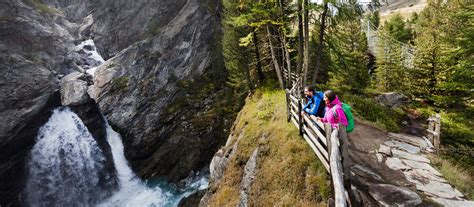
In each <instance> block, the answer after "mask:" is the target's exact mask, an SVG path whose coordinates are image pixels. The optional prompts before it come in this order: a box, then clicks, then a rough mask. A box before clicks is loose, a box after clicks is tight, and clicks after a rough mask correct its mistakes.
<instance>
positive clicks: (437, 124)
mask: <svg viewBox="0 0 474 207" xmlns="http://www.w3.org/2000/svg"><path fill="white" fill-rule="evenodd" d="M428 139H429V141H430V142H431V143H432V144H433V146H434V148H435V150H436V152H439V149H440V147H441V146H440V145H441V115H439V114H435V115H432V116H430V118H429V119H428Z"/></svg>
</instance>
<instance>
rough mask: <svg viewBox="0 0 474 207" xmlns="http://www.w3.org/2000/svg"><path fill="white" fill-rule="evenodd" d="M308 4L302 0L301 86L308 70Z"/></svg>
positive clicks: (304, 83) (304, 81) (305, 0)
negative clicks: (302, 55)
mask: <svg viewBox="0 0 474 207" xmlns="http://www.w3.org/2000/svg"><path fill="white" fill-rule="evenodd" d="M308 13H309V4H308V0H304V63H303V86H305V85H306V80H308V78H307V77H308V68H309V15H308Z"/></svg>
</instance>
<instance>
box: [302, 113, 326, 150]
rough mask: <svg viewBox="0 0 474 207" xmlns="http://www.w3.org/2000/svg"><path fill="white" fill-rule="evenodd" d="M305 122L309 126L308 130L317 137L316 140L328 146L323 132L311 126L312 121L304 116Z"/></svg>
mask: <svg viewBox="0 0 474 207" xmlns="http://www.w3.org/2000/svg"><path fill="white" fill-rule="evenodd" d="M304 118H305V120H306V122H307V123H308V125H309V126H310V128H311V129H312V130H313V131H314V132H315V133H316V135H318V138H319V139H320V140H321V142H322V143H323V144H324V145H325V146H328V143H327V140H326V136H324V135H323V133H324V132H321V131H319V129H318V127H316V126H315V125H314V124H312V120H311V119H310V118H308V116H304Z"/></svg>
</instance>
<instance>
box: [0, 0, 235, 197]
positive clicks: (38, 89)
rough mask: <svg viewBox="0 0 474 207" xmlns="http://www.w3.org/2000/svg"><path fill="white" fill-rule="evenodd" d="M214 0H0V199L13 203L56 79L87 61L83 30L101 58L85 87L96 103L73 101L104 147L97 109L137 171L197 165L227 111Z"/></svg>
mask: <svg viewBox="0 0 474 207" xmlns="http://www.w3.org/2000/svg"><path fill="white" fill-rule="evenodd" d="M217 2H218V1H217V0H202V1H198V0H177V1H171V0H163V1H152V2H150V1H145V0H139V1H108V0H107V1H93V0H75V1H72V0H3V1H0V67H1V69H0V77H1V79H0V86H1V87H0V91H1V93H0V94H1V95H0V96H1V97H0V100H1V102H0V169H1V170H0V205H2V206H9V205H19V204H20V203H21V196H20V197H19V195H20V192H21V191H22V188H23V182H24V170H25V169H24V168H25V166H24V165H25V159H26V157H27V155H28V152H29V150H30V149H31V147H32V146H33V144H34V138H35V136H36V134H37V130H38V128H39V127H40V126H41V125H43V124H44V123H45V122H46V121H47V120H48V117H49V116H50V115H51V110H52V109H53V108H55V107H58V106H60V103H61V100H60V97H59V92H58V91H59V89H60V87H61V84H60V83H61V79H62V78H63V77H64V76H66V75H68V74H71V73H73V72H76V73H85V70H84V69H86V68H85V67H88V66H90V65H91V64H92V63H90V62H88V61H87V60H85V59H84V58H83V57H84V50H78V49H77V48H76V45H78V44H79V43H80V42H82V41H84V40H86V39H90V38H91V39H93V40H94V41H95V43H96V46H97V48H98V51H99V53H100V54H101V55H102V56H103V57H104V58H105V59H106V60H107V62H106V63H105V64H104V65H103V66H102V67H101V68H100V69H99V70H98V72H97V73H96V76H95V78H94V82H93V84H94V86H93V87H91V88H90V89H89V92H90V96H91V97H92V98H94V99H95V101H96V102H97V104H98V105H97V106H98V108H96V105H95V103H94V102H91V101H87V100H86V101H84V99H83V100H81V101H80V102H77V103H78V105H77V106H73V109H74V110H75V111H76V113H78V114H79V116H80V117H81V119H82V120H84V122H85V123H86V125H87V126H88V128H89V131H91V133H92V134H93V135H94V137H95V138H96V140H97V141H98V143H99V145H101V148H102V149H103V150H104V151H105V154H107V156H110V149H108V145H107V144H106V142H105V141H104V131H103V128H102V126H103V123H102V121H103V120H102V119H101V114H100V111H101V112H102V113H103V114H104V115H105V117H106V118H107V119H108V120H109V122H110V124H111V125H112V126H113V127H114V128H115V129H116V130H117V131H119V132H120V133H121V134H122V135H123V139H124V145H125V151H126V156H127V158H128V159H129V161H130V163H131V164H132V167H133V169H134V170H135V171H136V172H137V174H139V175H140V176H141V177H143V178H149V177H153V176H166V177H167V178H168V179H169V180H172V181H177V180H179V179H181V178H183V177H186V176H187V175H188V174H189V173H191V172H192V171H195V170H199V169H200V168H202V167H204V166H205V165H206V163H207V162H209V160H210V158H211V157H212V154H213V153H214V152H215V150H216V148H217V147H218V146H219V145H221V144H222V143H223V142H224V140H225V136H226V131H225V128H226V126H228V123H229V122H230V120H231V119H232V113H231V112H229V111H226V106H227V105H229V104H231V103H228V102H227V101H226V100H230V99H228V97H229V96H230V94H229V93H228V91H227V90H226V89H225V81H226V75H227V74H226V71H225V69H224V67H223V63H222V58H221V57H220V44H219V40H220V39H219V38H220V33H221V31H220V17H219V13H218V11H219V4H218V3H217ZM87 79H89V78H85V79H84V81H85V82H82V83H81V84H82V85H83V83H87V82H88V80H87ZM88 84H92V82H89V83H88ZM81 87H82V86H81ZM82 95H84V94H82ZM84 97H85V99H87V94H85V95H84ZM66 102H67V101H66ZM63 103H65V102H64V100H63ZM70 103H72V102H70ZM109 158H110V157H109ZM109 160H111V159H109ZM108 166H109V169H110V167H113V166H110V162H109V164H108Z"/></svg>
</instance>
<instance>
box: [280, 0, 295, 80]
mask: <svg viewBox="0 0 474 207" xmlns="http://www.w3.org/2000/svg"><path fill="white" fill-rule="evenodd" d="M282 1H283V0H280V1H279V3H280V9H281V17H282V22H284V19H283V18H284V17H285V8H284V6H283V2H282ZM281 30H282V31H281V39H282V44H283V52H284V56H285V60H286V69H287V70H286V72H287V74H288V77H287V80H286V83H287V86H288V88H291V87H292V85H291V58H290V51H289V50H288V47H287V43H286V30H285V25H283V26H281Z"/></svg>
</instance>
